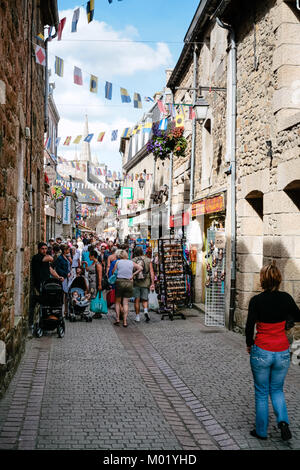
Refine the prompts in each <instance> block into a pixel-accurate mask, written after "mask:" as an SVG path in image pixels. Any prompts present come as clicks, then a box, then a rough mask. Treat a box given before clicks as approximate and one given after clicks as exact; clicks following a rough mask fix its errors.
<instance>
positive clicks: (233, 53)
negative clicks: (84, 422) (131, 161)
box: [216, 18, 237, 330]
mask: <svg viewBox="0 0 300 470" xmlns="http://www.w3.org/2000/svg"><path fill="white" fill-rule="evenodd" d="M216 21H217V23H218V25H219V26H220V27H221V28H224V29H227V30H228V31H229V33H230V52H229V53H230V65H231V77H232V84H231V111H230V116H231V121H230V124H231V126H230V128H231V140H230V142H231V148H230V168H231V173H230V174H231V278H230V306H229V325H228V327H229V330H232V329H233V322H234V310H235V293H236V187H235V186H236V114H237V113H236V42H235V34H234V31H233V29H232V27H231V26H229V25H227V24H225V23H223V21H221V20H220V18H216Z"/></svg>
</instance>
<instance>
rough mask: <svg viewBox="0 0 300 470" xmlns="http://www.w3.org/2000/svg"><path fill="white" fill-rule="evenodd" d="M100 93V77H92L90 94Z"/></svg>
mask: <svg viewBox="0 0 300 470" xmlns="http://www.w3.org/2000/svg"><path fill="white" fill-rule="evenodd" d="M97 91H98V77H96V76H95V75H91V78H90V92H92V93H97Z"/></svg>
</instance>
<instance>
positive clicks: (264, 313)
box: [245, 261, 300, 441]
mask: <svg viewBox="0 0 300 470" xmlns="http://www.w3.org/2000/svg"><path fill="white" fill-rule="evenodd" d="M281 280H282V277H281V273H280V271H279V269H278V268H277V266H276V265H275V262H274V261H273V262H272V263H271V264H269V265H267V266H264V267H263V268H262V269H261V271H260V283H261V287H262V289H263V292H262V293H261V294H258V295H255V296H254V297H252V299H251V300H250V303H249V310H248V318H247V323H246V331H245V333H246V344H247V351H248V352H249V353H250V364H251V370H252V374H253V379H254V387H255V411H256V428H255V429H254V430H253V431H251V432H250V434H251V435H252V436H254V437H257V438H258V439H267V429H268V417H269V416H268V415H269V413H268V398H269V395H270V397H271V401H272V406H273V409H274V413H275V415H276V418H277V424H278V427H279V429H280V430H281V437H282V439H283V440H285V441H287V440H288V439H291V437H292V435H291V432H290V429H289V420H288V414H287V408H286V403H285V397H284V393H283V384H284V380H285V377H286V374H287V371H288V368H289V365H290V351H289V341H288V339H287V335H286V331H285V326H286V322H287V321H290V320H292V321H296V322H299V321H300V310H299V308H298V307H297V305H296V303H295V301H294V300H293V298H292V297H291V296H290V295H289V294H288V293H287V292H281V291H279V290H278V289H279V286H280V283H281ZM255 327H256V335H255V338H254V328H255Z"/></svg>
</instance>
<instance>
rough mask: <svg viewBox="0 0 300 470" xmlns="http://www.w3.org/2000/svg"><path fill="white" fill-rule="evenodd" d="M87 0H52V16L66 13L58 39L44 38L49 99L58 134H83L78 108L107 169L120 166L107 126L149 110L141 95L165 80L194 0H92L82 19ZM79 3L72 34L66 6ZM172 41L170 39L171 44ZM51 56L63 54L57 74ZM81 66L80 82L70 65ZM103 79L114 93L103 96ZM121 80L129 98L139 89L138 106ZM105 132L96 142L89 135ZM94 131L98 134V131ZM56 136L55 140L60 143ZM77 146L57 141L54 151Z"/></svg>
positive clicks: (70, 151)
mask: <svg viewBox="0 0 300 470" xmlns="http://www.w3.org/2000/svg"><path fill="white" fill-rule="evenodd" d="M85 5H86V2H84V1H80V2H76V1H74V0H58V7H59V17H60V19H61V18H63V17H66V18H67V21H66V25H65V28H64V30H63V34H62V40H61V41H57V39H55V40H53V41H52V42H51V43H50V44H49V67H50V68H51V77H50V82H51V81H54V82H55V86H56V88H55V91H54V99H55V102H56V104H57V108H58V111H59V114H60V118H61V119H60V124H59V136H61V137H62V141H63V139H64V137H65V136H67V135H70V136H72V137H73V139H74V138H75V137H76V135H79V134H82V131H83V124H84V118H85V114H87V115H88V119H89V131H90V132H91V133H95V135H94V138H93V141H92V143H91V149H92V152H93V154H94V157H95V159H96V160H97V161H98V162H99V163H106V164H107V165H108V166H109V168H111V169H112V170H117V171H119V170H120V169H121V157H120V154H119V139H118V141H117V142H111V139H110V135H111V131H112V130H114V129H119V134H120V133H121V131H122V129H123V128H124V127H128V126H132V125H134V124H135V122H137V121H138V120H139V119H140V118H141V117H142V115H143V114H144V113H145V112H146V111H147V109H149V107H150V105H149V104H148V103H146V102H145V101H144V100H143V98H144V97H145V96H153V94H154V93H155V92H156V91H159V90H161V89H162V88H163V87H164V86H165V70H166V69H168V68H173V67H174V66H175V64H176V62H177V60H178V58H179V55H180V52H181V50H182V47H183V39H184V36H185V34H186V31H187V29H188V27H189V25H190V23H191V21H192V19H193V16H194V14H195V11H196V9H197V7H198V5H199V0H185V1H182V0H180V1H179V0H150V1H147V0H122V1H118V0H113V2H112V4H109V3H108V0H95V14H94V21H92V22H91V23H89V24H88V23H87V19H86V12H85ZM77 7H81V11H80V20H79V23H78V29H77V33H71V32H70V30H71V22H72V16H73V10H74V9H75V8H77ZM174 42H176V43H178V44H172V43H174ZM55 56H58V57H61V58H63V60H64V77H58V76H57V75H56V74H55V73H54V61H55ZM74 66H77V67H80V68H81V69H82V72H83V86H78V85H76V84H74V83H73V68H74ZM90 74H94V75H96V76H98V80H99V81H98V93H97V95H96V94H94V93H90V92H89V78H90ZM105 81H110V82H111V83H113V99H112V100H111V101H109V100H106V99H105V97H104V84H105ZM120 87H124V88H126V89H127V90H128V93H129V95H130V96H131V98H132V97H133V96H132V95H133V93H134V92H138V93H140V95H141V97H142V100H143V108H142V109H139V110H137V109H134V107H133V104H132V103H129V104H122V103H121V99H120ZM101 131H105V132H106V136H105V139H104V141H103V142H102V143H96V134H97V133H99V132H101ZM97 135H98V134H97ZM73 139H72V140H73ZM61 143H62V142H61ZM75 150H77V152H80V146H78V149H76V146H74V145H73V146H70V147H66V146H62V145H60V147H59V149H58V154H59V155H60V156H63V157H65V158H68V159H72V158H74V153H75Z"/></svg>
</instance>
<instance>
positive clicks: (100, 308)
mask: <svg viewBox="0 0 300 470" xmlns="http://www.w3.org/2000/svg"><path fill="white" fill-rule="evenodd" d="M90 310H91V311H92V312H94V313H104V314H106V313H107V312H108V310H107V303H106V300H104V299H103V295H102V292H101V295H99V292H98V293H97V295H96V297H95V299H92V300H91V303H90Z"/></svg>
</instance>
